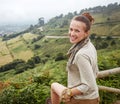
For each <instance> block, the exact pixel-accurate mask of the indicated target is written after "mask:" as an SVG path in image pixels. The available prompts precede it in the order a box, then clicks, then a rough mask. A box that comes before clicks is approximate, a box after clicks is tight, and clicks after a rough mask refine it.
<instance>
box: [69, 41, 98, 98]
mask: <svg viewBox="0 0 120 104" xmlns="http://www.w3.org/2000/svg"><path fill="white" fill-rule="evenodd" d="M67 71H68V87H69V88H73V87H77V89H78V90H80V91H81V92H82V93H83V94H82V95H76V96H74V98H75V99H94V98H97V97H98V96H99V93H98V87H97V84H96V76H97V73H98V66H97V53H96V49H95V47H94V46H93V44H92V43H91V42H90V41H89V42H88V43H87V44H86V45H84V46H83V47H82V48H81V49H80V50H79V51H78V52H77V53H76V55H75V57H74V60H73V63H72V64H69V61H68V64H67Z"/></svg>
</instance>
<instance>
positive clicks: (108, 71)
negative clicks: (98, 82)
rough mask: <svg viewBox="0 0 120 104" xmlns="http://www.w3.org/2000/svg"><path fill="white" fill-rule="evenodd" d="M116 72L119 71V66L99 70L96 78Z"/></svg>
mask: <svg viewBox="0 0 120 104" xmlns="http://www.w3.org/2000/svg"><path fill="white" fill-rule="evenodd" d="M118 73H120V67H118V68H114V69H109V70H104V71H100V72H99V73H98V76H97V78H103V77H107V76H109V75H112V74H118Z"/></svg>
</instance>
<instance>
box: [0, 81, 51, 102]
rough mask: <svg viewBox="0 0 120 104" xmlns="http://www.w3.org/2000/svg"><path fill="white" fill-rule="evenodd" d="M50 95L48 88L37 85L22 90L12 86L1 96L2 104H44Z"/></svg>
mask: <svg viewBox="0 0 120 104" xmlns="http://www.w3.org/2000/svg"><path fill="white" fill-rule="evenodd" d="M49 93H50V92H49V87H48V86H45V85H42V84H37V83H33V84H32V85H28V86H26V87H24V88H22V89H16V88H15V87H12V86H11V87H9V88H8V89H5V90H4V91H3V92H2V94H0V104H44V103H45V99H46V98H47V97H48V96H49Z"/></svg>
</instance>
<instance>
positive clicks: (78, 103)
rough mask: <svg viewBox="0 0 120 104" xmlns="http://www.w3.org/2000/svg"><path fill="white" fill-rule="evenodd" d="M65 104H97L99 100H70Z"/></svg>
mask: <svg viewBox="0 0 120 104" xmlns="http://www.w3.org/2000/svg"><path fill="white" fill-rule="evenodd" d="M65 104H99V98H96V99H92V100H81V99H74V98H72V99H71V100H70V102H67V103H65Z"/></svg>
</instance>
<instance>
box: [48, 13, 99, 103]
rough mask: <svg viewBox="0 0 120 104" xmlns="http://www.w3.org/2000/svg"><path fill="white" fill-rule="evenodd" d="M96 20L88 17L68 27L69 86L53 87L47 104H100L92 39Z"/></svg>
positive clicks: (84, 15) (82, 17)
mask: <svg viewBox="0 0 120 104" xmlns="http://www.w3.org/2000/svg"><path fill="white" fill-rule="evenodd" d="M93 21H94V18H93V17H92V16H91V15H90V14H89V13H83V14H82V15H79V16H75V17H74V18H73V19H72V20H71V23H70V26H69V40H70V42H71V43H73V46H72V47H71V48H70V49H69V51H68V56H69V59H68V63H67V69H66V70H67V72H68V78H67V79H68V85H67V87H66V86H63V85H62V84H59V83H57V82H54V83H52V84H51V103H47V104H60V102H64V103H65V104H99V93H98V87H97V83H96V77H97V73H98V65H97V53H96V49H95V47H94V46H93V44H92V43H91V41H90V39H89V35H90V27H91V25H92V23H93Z"/></svg>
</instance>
